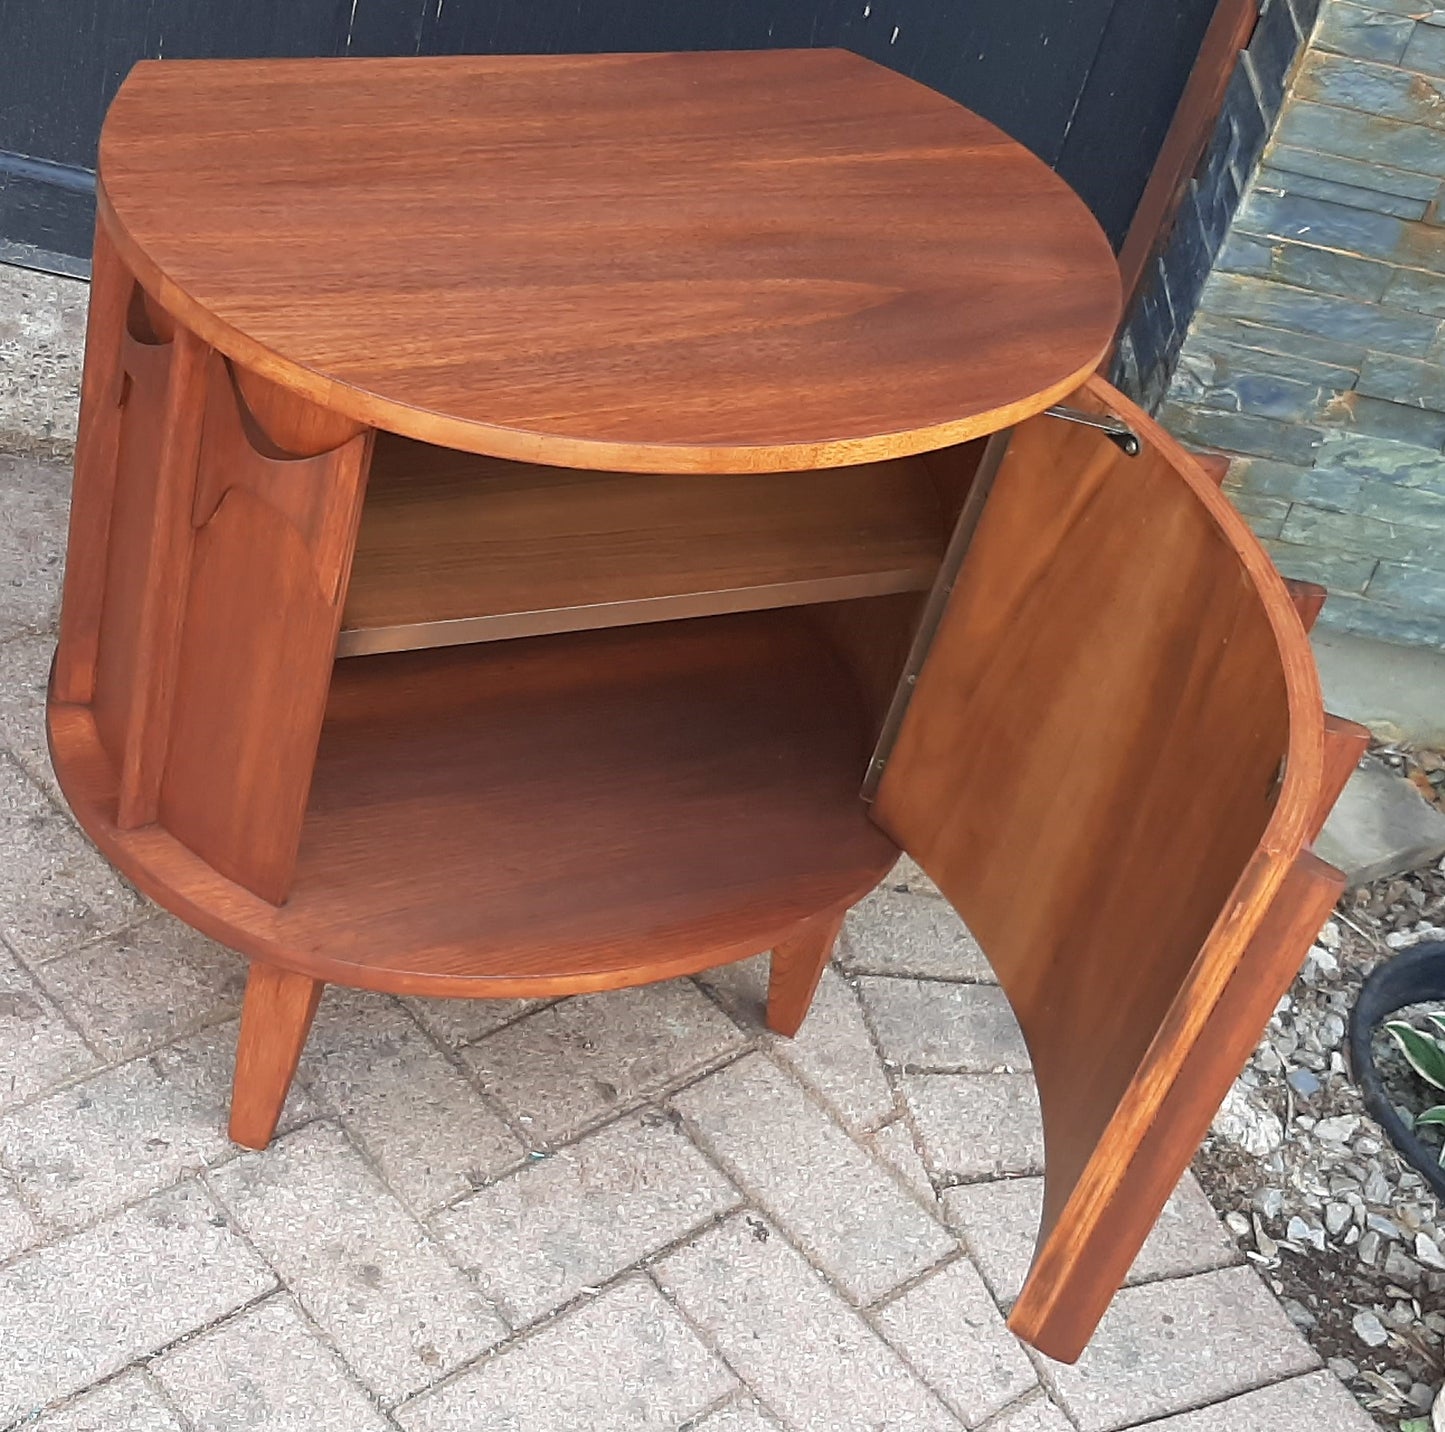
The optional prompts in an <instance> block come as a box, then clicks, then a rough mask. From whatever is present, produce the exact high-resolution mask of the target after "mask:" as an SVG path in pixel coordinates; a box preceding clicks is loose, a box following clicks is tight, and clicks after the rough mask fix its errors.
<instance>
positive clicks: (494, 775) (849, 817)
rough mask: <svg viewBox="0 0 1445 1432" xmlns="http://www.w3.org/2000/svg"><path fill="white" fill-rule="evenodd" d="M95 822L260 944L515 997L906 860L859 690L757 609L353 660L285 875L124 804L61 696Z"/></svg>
mask: <svg viewBox="0 0 1445 1432" xmlns="http://www.w3.org/2000/svg"><path fill="white" fill-rule="evenodd" d="M50 732H51V746H52V751H53V754H54V758H55V765H56V770H57V773H58V774H59V777H60V781H61V785H62V786H63V788H64V790H65V794H66V796H67V798H68V799H69V800H70V802H71V805H72V807H73V808H74V810H75V812H76V814H77V816H78V817H79V818H80V820H81V823H82V824H83V825H84V826H85V828H86V829H87V831H88V832H89V833H90V835H91V836H92V838H93V839H94V840H95V842H96V843H97V845H99V846H100V848H101V849H102V850H103V851H104V852H105V854H106V855H107V856H108V857H109V858H110V859H111V860H112V861H113V862H114V863H115V864H116V865H117V866H118V867H119V868H120V870H121V871H122V872H123V873H124V874H125V875H127V876H128V877H129V878H130V879H132V880H133V881H134V882H135V883H136V884H137V885H138V886H140V888H141V889H142V890H144V891H145V892H146V893H147V894H149V895H150V896H152V897H153V898H154V899H156V900H157V901H159V902H160V903H161V904H162V905H164V906H166V907H167V908H169V909H170V910H172V911H174V912H175V913H176V914H178V915H179V916H181V918H182V919H184V920H186V921H187V922H189V923H191V924H193V925H195V926H197V927H198V928H199V929H202V930H204V931H205V932H206V933H207V934H209V935H211V936H213V937H214V938H216V939H218V940H220V941H222V942H223V943H225V944H228V945H231V946H233V947H234V948H236V949H239V950H241V951H242V952H243V953H245V954H248V955H253V956H257V957H260V958H264V959H268V960H272V961H274V962H275V963H277V964H281V965H284V966H286V967H288V968H291V969H297V970H301V971H304V972H305V973H307V974H311V975H313V976H315V977H317V978H321V979H326V980H329V981H336V982H338V983H343V984H351V985H358V986H362V987H366V988H373V989H384V990H392V991H395V992H398V993H416V994H436V995H473V996H475V995H495V996H520V995H532V996H535V995H544V994H558V993H566V992H577V991H582V990H589V989H607V988H613V987H616V986H620V985H626V984H635V983H641V982H644V981H647V980H652V979H662V978H667V977H669V976H671V975H677V974H685V973H689V972H692V971H695V970H699V969H704V968H707V967H708V966H710V965H714V964H720V963H723V962H725V961H727V960H730V959H737V958H742V957H744V956H746V955H749V954H753V953H757V952H759V951H762V950H765V949H769V948H771V947H772V946H773V945H775V944H777V943H778V942H779V941H780V940H782V939H784V938H786V937H787V935H788V934H789V933H790V932H791V931H792V930H793V929H794V927H795V926H797V925H798V924H800V923H801V922H802V921H804V920H806V919H808V918H809V917H811V916H813V915H816V914H818V913H820V912H822V911H825V910H828V909H831V908H836V907H838V906H840V905H843V904H845V903H848V902H851V901H853V900H856V899H858V898H861V896H862V895H864V894H865V893H866V892H867V891H868V890H869V889H870V888H871V887H872V886H873V885H875V884H876V883H877V882H878V881H879V880H880V879H881V878H882V877H883V875H884V874H885V873H886V872H887V870H888V868H889V867H890V865H891V864H892V862H893V861H894V860H895V859H896V857H897V853H898V852H897V849H896V847H895V846H894V845H893V843H892V842H891V841H890V840H889V839H888V838H887V837H886V836H885V835H883V833H882V832H881V831H879V830H878V829H877V827H875V826H874V825H873V824H872V823H871V822H870V820H869V819H868V816H867V813H866V807H865V806H864V805H863V803H862V802H861V801H860V800H859V798H858V786H859V783H860V780H861V778H862V774H863V770H864V764H865V762H866V760H867V755H868V751H867V734H866V729H865V721H864V716H863V712H862V709H861V706H860V702H859V697H858V695H857V692H856V690H855V689H854V686H853V683H852V680H851V678H850V677H849V675H848V674H847V673H846V672H845V671H844V670H843V669H842V667H841V666H840V665H839V663H838V662H837V660H836V658H835V657H834V656H833V654H832V653H831V651H830V650H829V649H828V647H827V646H826V644H825V643H824V642H823V641H822V640H821V639H820V637H819V636H818V634H817V632H816V630H815V629H814V628H813V627H812V626H811V625H810V624H809V623H808V621H807V620H806V618H804V617H802V616H800V615H798V614H796V613H792V612H767V613H757V614H747V615H742V616H728V617H716V618H710V619H706V620H699V621H689V622H668V623H662V624H657V625H650V626H642V627H626V628H619V629H615V630H609V631H602V632H579V633H572V634H568V635H564V636H551V637H542V638H534V639H528V640H522V641H516V642H507V643H503V644H496V645H483V646H476V647H463V648H447V649H441V650H435V651H423V652H406V653H397V654H393V655H387V656H376V657H367V658H362V659H358V660H352V661H345V662H339V663H338V664H337V666H336V670H335V676H334V681H333V685H332V691H331V697H330V703H329V706H328V711H327V719H326V726H325V729H324V730H323V733H322V739H321V749H320V752H319V755H318V759H317V766H316V774H315V778H314V781H313V785H312V791H311V803H310V808H309V814H308V816H307V821H306V826H305V829H304V832H303V836H302V843H301V854H300V860H299V863H298V866H297V873H296V880H295V885H294V888H293V893H292V896H291V898H290V900H289V901H288V902H287V903H286V904H285V905H284V906H281V907H279V908H278V907H275V906H272V905H269V904H267V903H266V902H265V901H263V900H260V899H258V898H257V897H255V896H253V895H251V894H250V893H249V892H247V891H245V890H243V889H241V888H240V887H238V886H236V885H235V884H233V883H232V882H230V881H228V880H226V879H224V878H223V877H221V876H219V875H217V874H216V873H215V872H214V871H213V870H211V869H210V867H209V866H207V865H205V864H204V863H203V862H201V861H200V860H199V859H197V858H196V857H195V856H194V855H192V854H191V853H190V852H189V851H188V850H186V849H185V848H184V847H183V846H181V845H180V844H179V843H178V842H177V841H175V840H174V839H172V838H171V837H170V836H169V835H167V834H166V833H165V831H163V830H162V829H160V828H159V827H157V826H149V827H146V828H144V829H141V830H134V831H124V832H122V831H118V830H116V829H115V826H114V815H115V784H116V783H115V773H114V770H113V769H112V768H111V765H110V762H109V760H108V758H107V757H106V756H105V754H104V752H103V751H102V749H101V747H100V744H99V742H98V740H97V738H96V734H95V724H94V721H93V719H92V718H91V716H90V713H89V711H88V710H87V709H86V708H84V707H75V706H61V705H54V704H53V705H52V706H51V709H50Z"/></svg>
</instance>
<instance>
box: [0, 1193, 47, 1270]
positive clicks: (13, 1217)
mask: <svg viewBox="0 0 1445 1432" xmlns="http://www.w3.org/2000/svg"><path fill="white" fill-rule="evenodd" d="M40 1236H41V1235H40V1229H39V1228H38V1227H36V1224H35V1220H34V1219H33V1218H32V1217H31V1216H30V1214H29V1212H28V1211H27V1210H26V1207H25V1205H24V1204H23V1203H21V1202H20V1200H19V1198H17V1197H16V1196H15V1194H14V1193H12V1192H11V1191H10V1190H9V1189H8V1188H4V1187H0V1263H4V1262H6V1261H7V1260H8V1259H10V1258H13V1257H14V1256H15V1255H16V1254H17V1253H23V1252H24V1251H25V1249H27V1248H29V1247H31V1246H32V1245H34V1244H36V1243H38V1242H40Z"/></svg>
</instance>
